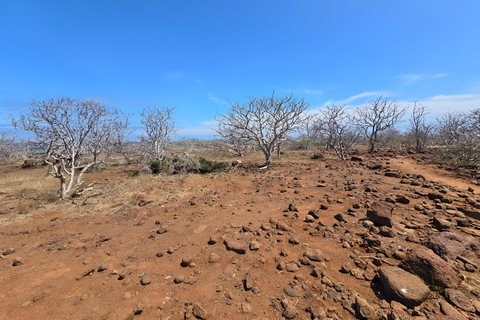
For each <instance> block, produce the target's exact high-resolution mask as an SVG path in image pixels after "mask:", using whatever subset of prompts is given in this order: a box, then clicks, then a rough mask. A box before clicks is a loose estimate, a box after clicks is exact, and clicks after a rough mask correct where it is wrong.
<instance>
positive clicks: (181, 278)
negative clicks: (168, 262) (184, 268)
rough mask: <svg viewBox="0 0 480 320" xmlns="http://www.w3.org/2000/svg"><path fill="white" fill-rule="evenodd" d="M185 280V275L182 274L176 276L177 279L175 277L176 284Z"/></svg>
mask: <svg viewBox="0 0 480 320" xmlns="http://www.w3.org/2000/svg"><path fill="white" fill-rule="evenodd" d="M184 281H185V277H184V276H182V275H179V276H176V277H175V279H173V282H174V283H176V284H179V283H182V282H184Z"/></svg>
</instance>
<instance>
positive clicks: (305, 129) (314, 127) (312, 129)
mask: <svg viewBox="0 0 480 320" xmlns="http://www.w3.org/2000/svg"><path fill="white" fill-rule="evenodd" d="M317 117H318V114H307V115H305V116H304V117H303V119H302V123H301V125H300V127H299V130H298V131H299V133H300V136H301V138H302V141H303V142H304V143H305V150H308V148H309V146H310V142H312V140H315V139H316V138H317V137H318V134H319V132H318V129H319V128H318V119H317Z"/></svg>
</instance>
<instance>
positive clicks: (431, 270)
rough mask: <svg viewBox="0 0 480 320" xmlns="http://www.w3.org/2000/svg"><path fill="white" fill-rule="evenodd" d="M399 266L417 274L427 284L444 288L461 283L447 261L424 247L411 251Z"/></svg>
mask: <svg viewBox="0 0 480 320" xmlns="http://www.w3.org/2000/svg"><path fill="white" fill-rule="evenodd" d="M399 266H400V267H401V268H403V269H405V270H407V271H409V272H411V273H414V274H416V275H417V276H419V277H420V278H421V279H422V280H423V281H425V283H427V284H430V285H434V286H438V287H442V288H451V287H455V286H457V285H458V283H459V281H460V278H459V277H458V276H457V274H456V272H455V271H454V270H453V269H452V267H451V266H450V265H449V264H448V263H447V262H446V261H445V260H443V259H442V258H440V257H439V256H437V255H436V254H435V253H434V252H433V251H432V250H430V249H428V248H426V247H424V246H418V247H416V248H414V249H413V250H412V251H409V252H408V253H407V255H406V256H405V259H403V261H402V263H401V264H400V265H399Z"/></svg>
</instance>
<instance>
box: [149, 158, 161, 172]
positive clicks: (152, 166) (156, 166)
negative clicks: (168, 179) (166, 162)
mask: <svg viewBox="0 0 480 320" xmlns="http://www.w3.org/2000/svg"><path fill="white" fill-rule="evenodd" d="M161 164H162V163H161V162H160V161H159V160H154V161H152V162H150V170H152V173H153V174H157V173H160V165H161Z"/></svg>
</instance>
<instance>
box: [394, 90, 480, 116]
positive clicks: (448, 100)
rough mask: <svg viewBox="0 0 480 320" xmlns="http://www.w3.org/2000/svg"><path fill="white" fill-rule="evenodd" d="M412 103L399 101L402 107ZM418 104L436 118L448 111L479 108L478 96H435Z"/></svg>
mask: <svg viewBox="0 0 480 320" xmlns="http://www.w3.org/2000/svg"><path fill="white" fill-rule="evenodd" d="M413 103H414V102H413V101H405V100H403V101H400V104H401V105H402V106H403V107H411V106H413ZM419 103H420V104H422V105H424V106H425V107H427V109H428V110H429V113H430V116H431V117H432V118H435V117H436V116H438V115H440V114H442V113H445V112H448V111H460V112H462V111H469V110H473V109H476V108H479V107H480V94H453V95H444V94H441V95H436V96H432V97H428V98H425V99H421V100H420V101H419Z"/></svg>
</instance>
